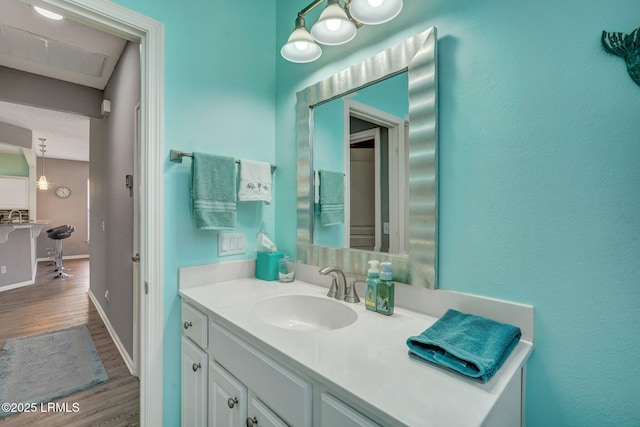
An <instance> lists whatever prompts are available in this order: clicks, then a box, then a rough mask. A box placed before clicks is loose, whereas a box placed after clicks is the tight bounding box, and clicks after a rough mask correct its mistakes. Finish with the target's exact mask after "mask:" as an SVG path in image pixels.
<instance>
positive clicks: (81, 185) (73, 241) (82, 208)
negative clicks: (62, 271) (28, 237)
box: [36, 157, 89, 274]
mask: <svg viewBox="0 0 640 427" xmlns="http://www.w3.org/2000/svg"><path fill="white" fill-rule="evenodd" d="M37 166H38V167H37V170H39V171H41V170H42V157H38V159H37ZM45 168H46V172H47V179H48V180H50V181H52V182H53V183H54V185H53V188H52V189H49V190H47V191H42V190H37V192H36V206H37V207H38V218H37V219H48V220H50V221H51V225H50V226H48V227H47V228H45V229H43V232H42V233H40V236H38V243H37V245H38V247H37V252H36V254H37V255H36V256H37V257H38V258H46V257H47V248H53V245H54V242H53V240H51V239H49V238H48V237H47V233H46V230H48V229H49V228H53V227H57V226H59V225H64V224H69V225H73V226H74V227H75V231H74V232H73V233H71V236H70V237H69V238H67V239H64V241H63V242H62V250H63V255H64V256H78V255H89V242H88V241H87V229H88V227H89V224H88V222H87V179H88V178H89V162H81V161H77V160H61V159H49V158H47V159H45ZM61 185H64V186H66V187H69V188H70V189H71V196H69V197H67V198H66V199H61V198H59V197H58V196H56V193H55V189H56V188H57V187H59V186H61ZM71 274H73V272H71Z"/></svg>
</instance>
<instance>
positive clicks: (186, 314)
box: [182, 303, 209, 350]
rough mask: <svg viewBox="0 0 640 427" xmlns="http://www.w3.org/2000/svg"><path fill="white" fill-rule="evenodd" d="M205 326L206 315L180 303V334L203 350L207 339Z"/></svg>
mask: <svg viewBox="0 0 640 427" xmlns="http://www.w3.org/2000/svg"><path fill="white" fill-rule="evenodd" d="M207 326H208V319H207V315H206V314H204V313H202V312H201V311H200V310H198V309H196V308H194V307H192V306H190V305H189V304H185V303H182V333H183V334H184V336H186V337H189V338H190V339H191V341H193V342H194V343H196V344H197V345H198V346H199V347H200V348H202V349H205V350H206V348H207V343H208V339H209V334H208V333H207Z"/></svg>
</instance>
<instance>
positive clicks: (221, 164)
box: [191, 153, 236, 230]
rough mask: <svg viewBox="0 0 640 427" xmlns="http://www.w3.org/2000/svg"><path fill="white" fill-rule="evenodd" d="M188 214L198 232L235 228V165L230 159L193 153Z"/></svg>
mask: <svg viewBox="0 0 640 427" xmlns="http://www.w3.org/2000/svg"><path fill="white" fill-rule="evenodd" d="M191 167H192V173H191V198H192V214H193V219H194V222H195V225H196V228H198V229H199V230H227V229H233V228H235V226H236V162H235V159H234V158H233V157H225V156H216V155H212V154H204V153H193V162H192V165H191Z"/></svg>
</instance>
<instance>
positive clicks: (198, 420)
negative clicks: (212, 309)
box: [180, 303, 209, 427]
mask: <svg viewBox="0 0 640 427" xmlns="http://www.w3.org/2000/svg"><path fill="white" fill-rule="evenodd" d="M182 326H183V329H182V340H181V350H182V355H181V362H180V363H181V365H180V366H181V392H182V398H181V425H183V426H193V427H200V426H203V427H206V426H207V414H208V412H207V391H208V357H207V353H206V351H205V349H206V348H207V344H208V342H207V341H208V338H209V337H208V334H207V326H208V319H207V315H206V314H204V313H202V312H200V311H199V310H197V309H195V308H194V307H192V306H190V305H188V304H184V303H183V304H182Z"/></svg>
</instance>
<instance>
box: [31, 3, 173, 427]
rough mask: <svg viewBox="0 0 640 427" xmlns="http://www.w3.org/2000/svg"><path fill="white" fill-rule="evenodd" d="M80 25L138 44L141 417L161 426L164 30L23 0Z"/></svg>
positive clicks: (132, 16) (111, 10) (110, 12)
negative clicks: (139, 93)
mask: <svg viewBox="0 0 640 427" xmlns="http://www.w3.org/2000/svg"><path fill="white" fill-rule="evenodd" d="M27 2H28V3H30V4H34V5H39V6H42V7H46V8H47V9H50V10H53V11H54V12H57V13H60V14H62V15H64V16H68V17H70V18H72V19H74V20H76V21H78V22H80V23H83V24H85V25H88V26H91V27H94V28H99V29H101V30H103V31H105V32H108V33H111V34H114V35H116V36H118V37H122V38H124V39H127V40H130V41H133V42H135V43H139V44H140V61H141V76H140V77H141V99H140V125H139V134H140V156H139V158H138V159H137V163H138V165H139V168H140V171H141V173H140V180H139V181H140V183H139V188H140V190H139V201H140V206H139V212H140V218H143V219H144V220H143V221H140V224H139V228H138V231H137V233H138V238H139V242H140V245H139V253H140V262H139V265H138V266H137V269H138V270H139V283H140V284H141V291H140V295H141V297H140V299H139V304H138V311H139V318H140V322H139V324H140V339H139V341H140V350H139V351H140V370H139V372H138V374H139V378H140V421H141V424H142V425H152V426H153V425H162V411H161V410H159V408H162V393H163V381H162V378H163V375H162V372H163V358H162V353H163V324H164V319H163V294H162V283H163V274H162V262H161V261H162V257H163V245H162V243H163V209H164V205H163V197H162V194H163V191H162V187H163V172H162V165H163V144H164V141H163V140H164V133H163V132H164V131H163V129H164V115H163V100H164V54H163V52H164V28H163V26H162V24H161V23H160V22H157V21H155V20H153V19H151V18H149V17H146V16H144V15H141V14H138V13H136V12H134V11H131V10H129V9H127V8H125V7H123V6H119V5H117V4H115V3H111V2H91V4H87V5H84V4H79V2H77V1H75V0H27Z"/></svg>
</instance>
